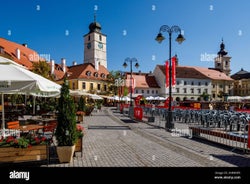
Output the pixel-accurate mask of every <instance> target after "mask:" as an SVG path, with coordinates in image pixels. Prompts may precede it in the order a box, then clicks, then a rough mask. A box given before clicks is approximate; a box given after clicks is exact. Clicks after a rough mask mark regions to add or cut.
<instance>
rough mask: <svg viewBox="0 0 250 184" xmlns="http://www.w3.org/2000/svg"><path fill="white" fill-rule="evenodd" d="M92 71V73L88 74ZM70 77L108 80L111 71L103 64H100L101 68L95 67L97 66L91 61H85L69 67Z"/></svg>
mask: <svg viewBox="0 0 250 184" xmlns="http://www.w3.org/2000/svg"><path fill="white" fill-rule="evenodd" d="M87 72H90V75H89V76H88V75H87ZM68 73H69V74H70V76H69V77H68V78H69V79H92V80H104V81H107V80H108V79H107V76H108V75H109V71H108V70H107V69H106V68H105V67H104V66H103V65H99V70H98V71H97V70H96V69H95V66H94V65H93V64H91V63H84V64H79V65H73V66H69V67H68Z"/></svg>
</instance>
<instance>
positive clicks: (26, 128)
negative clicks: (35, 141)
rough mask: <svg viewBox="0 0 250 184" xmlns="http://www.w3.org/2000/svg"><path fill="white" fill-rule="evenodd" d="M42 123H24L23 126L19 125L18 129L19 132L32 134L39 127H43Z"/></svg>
mask: <svg viewBox="0 0 250 184" xmlns="http://www.w3.org/2000/svg"><path fill="white" fill-rule="evenodd" d="M43 127H44V126H43V125H35V124H30V125H24V126H20V127H19V130H20V131H21V132H23V133H24V132H30V133H32V134H34V133H35V132H37V131H38V130H39V129H43Z"/></svg>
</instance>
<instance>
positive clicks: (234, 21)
mask: <svg viewBox="0 0 250 184" xmlns="http://www.w3.org/2000/svg"><path fill="white" fill-rule="evenodd" d="M0 2H1V6H0V12H1V24H0V37H3V38H5V39H8V40H11V41H14V42H17V43H20V44H22V43H27V44H28V47H30V48H32V49H34V50H36V51H37V52H38V53H39V54H44V55H45V54H46V55H49V56H50V59H54V60H55V61H56V63H60V60H61V58H65V59H66V61H67V65H69V66H70V65H72V62H73V61H76V62H77V63H78V64H80V63H83V49H84V47H83V35H85V34H86V33H88V26H89V24H90V23H91V22H92V21H93V20H94V12H96V15H97V22H99V23H100V24H101V26H102V33H103V34H106V35H107V59H108V70H110V71H111V70H123V71H126V70H129V69H128V68H127V69H124V68H123V67H122V64H123V62H124V60H125V59H126V58H127V57H135V58H137V60H138V62H139V64H140V67H139V69H136V68H133V70H134V71H138V70H141V71H142V72H149V71H153V70H154V68H155V66H156V65H157V64H164V61H165V60H166V59H168V56H169V47H168V45H169V42H168V35H167V33H163V34H164V36H165V37H166V40H164V41H163V42H162V43H161V44H159V43H157V42H156V41H155V37H156V35H157V34H158V32H159V29H160V27H161V26H162V25H168V26H173V25H177V26H179V27H180V28H181V29H182V32H183V33H184V37H185V38H186V40H185V41H184V42H183V43H182V44H181V45H179V44H178V43H177V42H175V41H174V40H175V38H176V37H177V33H173V39H172V55H174V54H177V55H178V58H179V64H180V65H188V66H203V67H213V66H214V62H213V60H212V59H211V58H212V57H213V56H214V55H215V54H217V52H218V51H219V46H220V43H221V40H222V38H223V40H224V43H225V47H226V48H225V49H226V50H227V51H228V54H229V55H230V56H231V57H232V59H231V69H232V72H231V74H233V73H235V72H237V71H239V70H240V69H241V68H243V69H245V70H247V71H250V65H249V64H248V63H249V60H250V59H249V57H248V53H249V51H250V22H249V20H250V11H249V9H250V1H248V0H238V1H235V0H179V1H175V0H70V1H68V0H67V1H66V0H61V1H58V0H22V1H21V0H8V1H6V0H0Z"/></svg>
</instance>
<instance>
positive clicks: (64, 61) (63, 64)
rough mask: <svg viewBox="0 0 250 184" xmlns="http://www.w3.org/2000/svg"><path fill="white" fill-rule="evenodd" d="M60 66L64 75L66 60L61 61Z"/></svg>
mask: <svg viewBox="0 0 250 184" xmlns="http://www.w3.org/2000/svg"><path fill="white" fill-rule="evenodd" d="M61 65H62V69H63V73H66V59H64V58H62V59H61Z"/></svg>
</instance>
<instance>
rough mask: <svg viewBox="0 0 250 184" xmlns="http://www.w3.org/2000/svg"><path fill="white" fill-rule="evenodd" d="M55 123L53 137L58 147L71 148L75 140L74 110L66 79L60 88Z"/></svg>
mask: <svg viewBox="0 0 250 184" xmlns="http://www.w3.org/2000/svg"><path fill="white" fill-rule="evenodd" d="M57 121H58V125H57V128H56V132H55V135H56V139H57V143H58V146H73V145H74V144H75V143H76V140H77V132H76V131H77V130H76V110H75V103H74V100H73V98H72V97H71V96H70V93H69V86H68V82H67V81H66V78H64V83H63V84H62V87H61V94H60V98H59V102H58V116H57Z"/></svg>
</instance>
